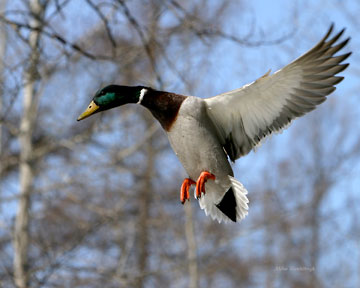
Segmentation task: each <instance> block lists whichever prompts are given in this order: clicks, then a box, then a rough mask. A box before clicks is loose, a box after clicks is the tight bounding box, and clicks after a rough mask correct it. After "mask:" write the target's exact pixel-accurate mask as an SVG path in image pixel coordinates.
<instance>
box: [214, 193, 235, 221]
mask: <svg viewBox="0 0 360 288" xmlns="http://www.w3.org/2000/svg"><path fill="white" fill-rule="evenodd" d="M216 207H217V208H219V209H220V211H221V212H223V213H224V214H225V215H226V216H227V217H229V218H230V219H231V220H232V221H234V222H236V200H235V195H234V191H233V190H232V187H230V189H229V190H228V191H227V192H226V193H225V195H224V197H223V199H222V200H221V201H220V203H219V204H217V205H216Z"/></svg>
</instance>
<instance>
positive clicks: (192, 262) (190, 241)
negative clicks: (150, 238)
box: [184, 202, 199, 288]
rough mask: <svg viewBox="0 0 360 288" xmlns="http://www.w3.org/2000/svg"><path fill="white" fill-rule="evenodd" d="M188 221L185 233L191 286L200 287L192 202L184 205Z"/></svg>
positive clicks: (190, 287) (192, 287)
mask: <svg viewBox="0 0 360 288" xmlns="http://www.w3.org/2000/svg"><path fill="white" fill-rule="evenodd" d="M184 206H185V207H184V209H185V215H186V222H185V235H186V241H187V261H188V270H189V288H196V287H198V283H199V274H198V264H197V247H196V239H195V233H194V223H193V221H194V219H193V214H192V206H191V203H190V202H189V203H185V205H184Z"/></svg>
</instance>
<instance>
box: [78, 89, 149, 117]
mask: <svg viewBox="0 0 360 288" xmlns="http://www.w3.org/2000/svg"><path fill="white" fill-rule="evenodd" d="M148 89H150V88H148V87H144V86H119V85H109V86H106V87H104V88H102V89H100V90H98V91H97V92H96V94H95V96H94V98H93V99H92V101H91V102H90V104H89V106H88V108H87V109H86V110H85V112H84V113H82V114H81V115H80V116H79V117H78V119H77V120H78V121H80V120H83V119H85V118H87V117H89V116H91V115H93V114H95V113H98V112H101V111H105V110H108V109H111V108H114V107H118V106H121V105H125V104H128V103H140V99H141V96H143V95H144V94H145V93H146V91H147V90H148Z"/></svg>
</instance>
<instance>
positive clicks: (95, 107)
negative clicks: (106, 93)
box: [77, 101, 100, 121]
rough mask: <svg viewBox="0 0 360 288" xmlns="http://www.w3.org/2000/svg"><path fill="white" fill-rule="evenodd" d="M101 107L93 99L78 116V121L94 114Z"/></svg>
mask: <svg viewBox="0 0 360 288" xmlns="http://www.w3.org/2000/svg"><path fill="white" fill-rule="evenodd" d="M99 108H100V107H99V106H98V105H96V104H95V102H94V101H91V102H90V104H89V107H88V108H87V109H86V110H85V111H84V112H83V113H82V114H81V115H80V116H79V117H78V118H77V121H80V120H83V119H85V118H87V117H89V116H91V115H92V114H94V113H95V112H96V111H97V110H98V109H99Z"/></svg>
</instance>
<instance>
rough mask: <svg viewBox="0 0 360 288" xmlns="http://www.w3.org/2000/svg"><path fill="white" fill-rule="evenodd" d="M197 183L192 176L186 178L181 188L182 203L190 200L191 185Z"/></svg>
mask: <svg viewBox="0 0 360 288" xmlns="http://www.w3.org/2000/svg"><path fill="white" fill-rule="evenodd" d="M194 184H196V182H195V181H194V180H192V179H190V178H185V179H184V182H183V183H182V185H181V190H180V201H181V204H184V203H185V201H186V200H190V194H189V189H190V187H191V185H194Z"/></svg>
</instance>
